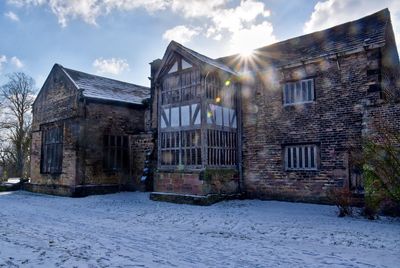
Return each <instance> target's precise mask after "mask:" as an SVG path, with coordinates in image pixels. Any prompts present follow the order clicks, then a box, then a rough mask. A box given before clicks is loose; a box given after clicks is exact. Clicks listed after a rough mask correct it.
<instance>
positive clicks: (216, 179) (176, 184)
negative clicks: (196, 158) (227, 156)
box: [154, 169, 239, 195]
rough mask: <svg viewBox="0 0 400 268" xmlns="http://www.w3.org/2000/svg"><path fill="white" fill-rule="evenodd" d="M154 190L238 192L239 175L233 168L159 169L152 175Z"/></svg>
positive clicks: (223, 193) (195, 192)
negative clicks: (195, 170)
mask: <svg viewBox="0 0 400 268" xmlns="http://www.w3.org/2000/svg"><path fill="white" fill-rule="evenodd" d="M154 191H155V192H164V193H175V194H190V195H208V194H222V195H227V194H236V193H239V175H238V173H237V172H236V171H235V170H222V169H221V170H206V171H202V172H192V173H189V172H167V171H159V172H157V173H156V174H155V176H154Z"/></svg>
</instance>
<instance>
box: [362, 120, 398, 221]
mask: <svg viewBox="0 0 400 268" xmlns="http://www.w3.org/2000/svg"><path fill="white" fill-rule="evenodd" d="M399 145H400V134H399V133H398V132H395V131H392V130H390V129H389V128H380V129H379V136H375V137H373V138H371V139H369V140H367V141H366V142H365V143H364V147H363V162H364V164H363V177H364V187H365V209H364V214H365V215H366V216H367V217H368V218H370V219H373V218H375V217H376V214H377V213H378V212H390V211H393V213H389V214H394V215H395V214H396V211H400V147H399ZM390 207H391V208H390Z"/></svg>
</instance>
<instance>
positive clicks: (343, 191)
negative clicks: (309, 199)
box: [327, 188, 353, 217]
mask: <svg viewBox="0 0 400 268" xmlns="http://www.w3.org/2000/svg"><path fill="white" fill-rule="evenodd" d="M327 196H328V199H329V200H330V201H331V202H332V203H333V204H335V205H336V206H337V208H338V209H339V213H338V216H339V217H345V216H351V215H353V208H352V207H351V203H352V202H351V201H352V193H351V191H350V190H349V189H348V188H331V189H329V190H328V192H327Z"/></svg>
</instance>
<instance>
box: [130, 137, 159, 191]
mask: <svg viewBox="0 0 400 268" xmlns="http://www.w3.org/2000/svg"><path fill="white" fill-rule="evenodd" d="M129 144H130V154H131V156H132V157H131V176H132V180H131V181H130V182H129V184H128V186H129V187H130V188H134V189H140V190H142V191H144V190H146V185H148V183H149V180H150V183H151V180H152V179H153V176H152V173H151V170H149V173H148V174H147V178H146V180H147V184H146V182H142V181H141V178H142V176H143V175H144V174H143V171H144V168H145V167H149V168H150V167H151V162H150V161H151V158H152V154H153V153H154V141H153V135H152V133H142V134H137V135H131V136H130V139H129ZM146 161H149V162H148V164H147V165H146ZM148 186H149V187H151V185H148ZM150 190H152V189H150Z"/></svg>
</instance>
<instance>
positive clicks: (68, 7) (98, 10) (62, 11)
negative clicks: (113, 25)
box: [8, 0, 169, 27]
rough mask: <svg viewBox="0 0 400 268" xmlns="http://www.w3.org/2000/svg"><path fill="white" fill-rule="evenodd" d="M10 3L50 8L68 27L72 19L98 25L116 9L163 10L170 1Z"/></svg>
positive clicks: (22, 0)
mask: <svg viewBox="0 0 400 268" xmlns="http://www.w3.org/2000/svg"><path fill="white" fill-rule="evenodd" d="M8 3H9V4H13V5H15V6H17V7H23V6H48V7H49V8H50V10H51V11H52V12H53V13H54V14H55V15H56V17H57V19H58V23H59V24H60V25H61V26H62V27H66V26H67V25H68V22H69V21H70V20H71V19H82V20H83V21H85V22H86V23H89V24H92V25H96V19H97V17H99V16H101V15H105V14H108V13H109V12H111V11H112V10H114V9H117V10H132V9H136V8H144V9H146V10H147V11H149V12H154V11H157V10H163V9H165V6H166V4H167V3H169V0H68V1H66V0H8Z"/></svg>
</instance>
